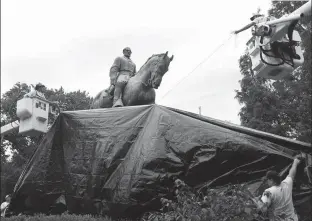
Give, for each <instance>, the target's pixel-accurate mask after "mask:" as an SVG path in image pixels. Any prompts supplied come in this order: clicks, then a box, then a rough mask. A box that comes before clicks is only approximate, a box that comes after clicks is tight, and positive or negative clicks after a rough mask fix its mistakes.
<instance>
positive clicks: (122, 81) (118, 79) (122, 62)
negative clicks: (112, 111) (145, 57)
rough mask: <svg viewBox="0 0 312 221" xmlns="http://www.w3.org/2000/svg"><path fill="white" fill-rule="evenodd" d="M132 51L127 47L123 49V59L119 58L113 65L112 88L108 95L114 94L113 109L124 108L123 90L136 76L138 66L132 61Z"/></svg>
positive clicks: (111, 73)
mask: <svg viewBox="0 0 312 221" xmlns="http://www.w3.org/2000/svg"><path fill="white" fill-rule="evenodd" d="M131 53H132V52H131V49H130V48H129V47H126V48H124V49H123V55H124V56H122V57H117V58H116V59H115V61H114V64H113V65H112V67H111V69H110V72H109V77H110V84H111V85H110V86H109V88H108V89H107V93H108V94H110V95H112V94H114V99H113V107H122V106H123V103H122V94H123V90H124V88H125V86H126V84H127V83H128V81H129V79H130V78H131V77H133V76H134V75H135V74H136V65H135V64H134V63H133V61H132V60H131V59H130V57H131Z"/></svg>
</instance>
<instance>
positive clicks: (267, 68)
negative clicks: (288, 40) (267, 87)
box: [247, 31, 304, 80]
mask: <svg viewBox="0 0 312 221" xmlns="http://www.w3.org/2000/svg"><path fill="white" fill-rule="evenodd" d="M293 40H294V41H297V42H299V43H300V42H301V38H300V35H299V33H298V32H297V31H294V32H293ZM247 47H248V51H249V55H250V57H251V62H252V69H253V71H254V72H255V75H256V76H260V77H263V78H267V79H272V80H281V79H283V78H285V77H287V76H290V75H291V73H292V72H293V71H294V70H295V69H296V68H297V67H299V66H300V65H302V64H303V62H304V57H303V52H302V50H301V47H300V45H298V46H295V50H296V54H298V55H299V56H300V59H292V60H293V64H294V65H293V67H292V66H291V65H289V64H286V63H284V64H281V63H282V61H283V60H282V59H280V58H276V57H274V56H273V57H271V56H267V55H265V54H264V53H262V52H261V50H260V45H259V42H258V41H257V40H256V39H254V40H250V41H248V43H247ZM263 49H265V50H268V49H270V44H266V45H264V46H263ZM261 53H262V54H261ZM261 55H262V59H261ZM272 55H273V54H272ZM286 59H290V57H286ZM263 60H264V61H265V62H263ZM266 63H268V64H266ZM269 64H271V65H269ZM277 64H280V65H277Z"/></svg>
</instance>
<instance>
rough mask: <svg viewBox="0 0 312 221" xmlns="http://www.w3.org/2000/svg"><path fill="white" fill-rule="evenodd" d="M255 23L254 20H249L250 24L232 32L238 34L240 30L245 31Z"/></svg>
mask: <svg viewBox="0 0 312 221" xmlns="http://www.w3.org/2000/svg"><path fill="white" fill-rule="evenodd" d="M255 24H256V23H255V22H251V23H250V24H248V25H246V26H245V27H243V28H241V29H239V30H237V31H234V34H238V33H240V32H242V31H245V30H247V29H248V28H250V27H252V26H254V25H255Z"/></svg>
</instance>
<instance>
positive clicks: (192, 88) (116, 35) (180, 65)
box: [1, 0, 271, 124]
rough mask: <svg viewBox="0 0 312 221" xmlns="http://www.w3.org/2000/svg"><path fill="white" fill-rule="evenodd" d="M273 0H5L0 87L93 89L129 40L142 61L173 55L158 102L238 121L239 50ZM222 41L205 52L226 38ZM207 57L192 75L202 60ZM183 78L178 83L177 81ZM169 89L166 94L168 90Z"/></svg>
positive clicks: (103, 82) (106, 82)
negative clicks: (234, 33) (253, 18)
mask: <svg viewBox="0 0 312 221" xmlns="http://www.w3.org/2000/svg"><path fill="white" fill-rule="evenodd" d="M270 4H271V3H270V0H236V1H233V0H224V1H207V0H203V1H199V0H192V1H190V0H189V1H182V0H157V1H148V0H131V1H130V0H127V1H117V0H53V1H52V0H51V1H50V0H27V1H25V0H1V94H2V93H4V92H5V91H7V90H9V89H10V88H12V86H13V85H14V84H15V83H16V82H18V81H19V82H22V83H27V84H30V83H32V84H36V83H38V82H41V83H43V84H45V85H46V86H47V87H48V88H59V87H60V86H63V87H64V89H65V90H66V91H73V90H79V89H80V90H85V91H87V92H89V94H90V95H91V96H95V95H96V94H97V93H98V92H99V91H100V90H102V89H104V88H107V87H108V86H109V75H108V73H109V69H110V66H111V65H112V63H113V61H114V59H115V57H116V56H119V55H122V49H123V48H124V47H126V46H129V47H131V49H132V52H133V54H132V60H133V61H134V62H135V63H136V65H137V67H138V68H139V67H141V66H142V65H143V64H144V63H145V61H146V60H147V59H148V58H149V57H150V56H151V55H152V54H157V53H164V52H166V51H169V56H171V55H172V54H173V55H174V60H173V61H172V63H171V64H170V67H169V71H168V72H167V74H166V75H165V76H164V78H163V82H162V84H161V86H160V87H159V89H158V90H157V91H156V103H158V104H160V105H165V106H169V107H174V108H178V109H182V110H186V111H191V112H195V113H198V107H199V106H201V107H202V114H203V115H205V116H208V117H212V118H216V119H220V120H227V121H231V122H232V123H236V124H239V123H240V121H239V117H238V112H239V109H240V105H239V104H238V101H237V100H236V99H234V96H235V92H234V90H235V89H239V88H240V86H239V83H238V81H239V80H240V79H241V75H240V72H239V67H238V59H239V56H240V55H241V54H242V53H243V51H244V50H245V43H246V41H247V40H248V39H249V38H250V37H251V34H250V31H246V32H243V33H242V34H240V35H238V36H236V37H232V38H231V39H230V40H229V41H227V39H229V37H230V33H231V31H233V30H235V29H238V28H241V27H242V26H244V25H246V24H247V23H249V22H250V20H249V18H250V17H251V15H252V13H253V12H256V11H257V8H258V7H260V8H261V9H262V11H263V12H266V11H267V9H268V8H269V7H270ZM224 42H225V44H224V45H223V47H222V48H220V49H219V50H218V51H217V52H215V53H214V54H213V55H212V56H211V57H210V58H209V59H207V58H208V57H209V56H210V55H211V54H212V53H213V52H214V51H215V49H216V48H218V47H219V46H220V45H221V44H222V43H224ZM204 60H206V62H205V63H203V64H202V65H201V66H199V67H198V68H197V69H196V70H195V71H194V72H193V73H192V74H190V75H189V76H188V77H187V78H185V76H187V75H188V74H189V73H190V72H191V71H192V70H193V69H194V68H195V67H196V66H197V65H198V64H200V63H201V62H202V61H204ZM183 78H185V79H184V80H183V81H182V82H181V83H180V84H179V85H178V86H176V84H177V83H178V82H179V81H180V80H181V79H183ZM168 92H169V93H168Z"/></svg>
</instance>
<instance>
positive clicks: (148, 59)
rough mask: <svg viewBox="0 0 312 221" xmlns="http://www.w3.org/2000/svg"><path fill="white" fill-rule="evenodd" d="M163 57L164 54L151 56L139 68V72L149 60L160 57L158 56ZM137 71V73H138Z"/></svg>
mask: <svg viewBox="0 0 312 221" xmlns="http://www.w3.org/2000/svg"><path fill="white" fill-rule="evenodd" d="M164 55H165V53H162V54H153V55H152V56H151V57H149V58H148V59H147V61H146V62H145V63H144V64H143V65H142V66H141V68H140V70H141V69H142V68H143V67H144V66H145V65H146V64H147V62H148V61H149V60H151V59H152V58H153V57H156V56H157V57H160V56H164ZM140 70H139V71H140ZM139 71H138V72H139Z"/></svg>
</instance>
